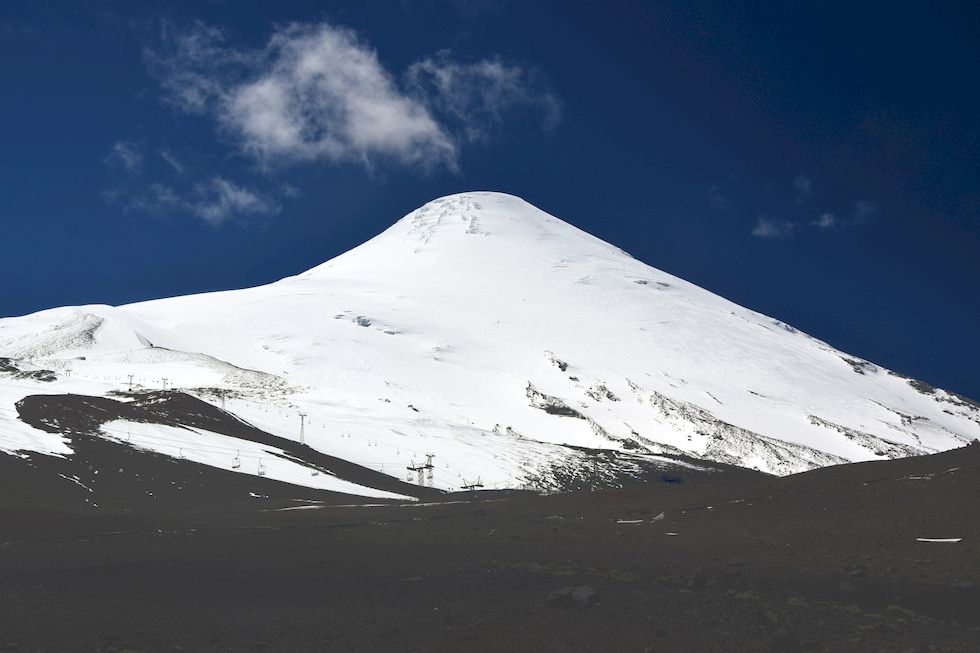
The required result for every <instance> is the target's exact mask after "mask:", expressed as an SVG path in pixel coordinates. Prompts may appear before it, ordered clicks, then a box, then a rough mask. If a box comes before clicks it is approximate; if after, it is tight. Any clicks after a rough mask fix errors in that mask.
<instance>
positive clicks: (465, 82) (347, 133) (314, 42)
mask: <svg viewBox="0 0 980 653" xmlns="http://www.w3.org/2000/svg"><path fill="white" fill-rule="evenodd" d="M163 36H164V42H165V44H166V47H164V48H163V49H160V50H148V51H147V53H146V59H147V63H148V65H149V67H150V70H151V72H152V73H153V74H155V75H156V76H157V77H159V79H160V81H161V85H162V87H163V89H164V91H165V94H166V98H167V100H168V101H169V102H170V103H172V104H173V105H174V106H175V107H177V108H179V109H181V110H183V111H185V112H188V113H197V114H204V115H210V116H211V117H212V118H213V119H214V120H215V121H216V123H217V124H218V126H219V128H220V130H221V132H222V133H223V134H225V135H227V136H230V137H231V138H232V139H233V140H234V141H235V142H237V144H238V145H239V146H240V147H241V149H242V150H243V151H244V152H246V153H247V154H249V155H251V156H252V157H254V158H255V159H256V160H258V161H259V162H260V163H261V164H263V165H270V164H276V163H290V162H310V161H355V162H359V163H361V164H364V165H365V166H368V167H370V166H372V165H373V164H374V162H375V161H377V160H392V161H395V162H397V163H400V164H405V165H416V166H420V167H423V168H431V167H436V166H445V167H448V168H455V167H456V163H457V159H458V150H459V144H460V142H461V140H475V139H477V138H482V137H484V135H485V134H486V133H488V130H489V128H490V127H493V126H497V125H499V124H501V123H502V121H503V116H504V114H505V113H506V112H509V111H512V110H515V109H520V108H524V109H527V108H529V107H531V108H537V109H540V110H541V112H542V120H543V122H544V124H545V126H546V127H548V126H552V125H553V124H555V123H556V122H557V120H558V115H559V110H558V103H557V100H556V99H555V98H554V97H553V96H552V95H551V94H550V93H546V92H541V91H538V90H536V89H537V80H536V79H534V76H533V75H531V74H530V73H528V72H527V71H525V70H524V69H523V68H521V67H518V66H513V65H507V64H504V63H502V62H501V61H499V60H496V59H493V60H486V61H481V62H477V63H473V64H458V63H455V62H452V61H451V60H449V58H448V54H446V53H443V54H440V55H439V56H437V57H436V58H431V59H423V60H422V61H420V62H417V63H416V64H413V65H412V66H410V67H409V69H408V72H407V73H406V77H405V80H406V86H407V88H408V90H404V89H402V88H400V86H399V84H398V78H397V77H396V76H395V75H393V74H392V73H390V72H389V71H388V70H387V69H386V68H385V67H384V66H383V65H382V63H381V62H380V60H379V58H378V55H377V53H376V52H375V51H374V50H373V49H372V48H371V47H370V45H368V44H367V43H365V42H364V41H363V40H362V39H361V38H360V37H358V36H357V35H356V34H355V33H354V32H353V31H351V30H349V29H345V28H342V27H336V26H333V25H330V24H327V23H319V24H313V25H310V24H295V23H294V24H291V25H287V26H284V27H280V28H278V29H277V30H276V31H275V32H274V33H273V35H272V37H271V38H270V40H269V42H268V44H267V45H266V46H265V47H264V48H262V49H259V50H241V49H235V48H232V47H229V46H227V45H226V38H225V35H224V33H223V32H222V31H221V30H219V29H217V28H214V27H208V26H206V25H203V24H196V25H194V26H193V27H192V28H191V29H189V30H187V31H185V32H181V33H174V32H173V30H171V29H169V28H168V29H166V30H165V31H164V35H163ZM457 124H458V125H460V126H459V128H458V131H457V129H456V127H455V126H456V125H457Z"/></svg>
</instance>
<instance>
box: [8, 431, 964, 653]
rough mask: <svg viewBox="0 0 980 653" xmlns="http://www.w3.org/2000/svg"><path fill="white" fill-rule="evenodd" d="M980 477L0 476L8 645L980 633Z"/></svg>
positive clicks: (934, 463) (910, 465) (798, 643)
mask: <svg viewBox="0 0 980 653" xmlns="http://www.w3.org/2000/svg"><path fill="white" fill-rule="evenodd" d="M723 477H724V478H723ZM736 478H737V481H736V480H733V479H736ZM978 498H980V446H977V445H974V446H970V447H967V448H965V449H960V450H958V451H953V452H948V453H945V454H939V455H936V456H929V457H923V458H913V459H906V460H899V461H890V462H882V463H867V464H861V465H848V466H842V467H837V468H828V469H823V470H817V471H814V472H810V473H807V474H803V475H798V476H795V477H787V478H783V479H775V478H762V477H755V476H744V477H735V476H725V475H719V476H718V480H716V481H713V480H711V478H706V477H697V478H694V479H692V480H690V481H689V482H684V483H661V482H651V483H648V484H644V485H638V486H635V487H631V488H628V489H623V490H615V491H606V492H601V493H594V494H588V493H578V494H562V495H553V496H536V495H531V494H520V495H512V496H505V497H501V496H499V495H497V496H494V497H489V498H487V499H486V500H481V501H471V502H457V503H443V504H440V505H430V506H425V507H419V506H412V507H398V506H382V507H373V508H366V507H362V508H349V507H348V508H341V507H332V508H317V509H306V510H288V511H279V510H273V509H271V508H274V507H275V506H276V505H278V504H274V503H272V502H271V500H270V501H268V502H266V501H263V500H260V499H256V500H255V503H254V504H251V505H239V504H236V506H235V507H234V508H233V509H224V510H217V509H210V508H209V509H207V510H204V511H200V512H191V511H187V510H183V509H182V510H175V511H172V512H167V511H160V512H155V513H153V514H143V513H130V514H125V515H123V514H114V513H112V512H104V511H103V512H101V513H96V512H92V511H89V512H86V511H85V509H82V508H79V509H73V510H71V511H67V512H58V511H52V510H47V509H44V508H42V507H33V508H32V509H30V510H26V509H18V508H15V507H13V506H17V505H18V502H17V500H16V497H11V496H6V497H4V498H3V500H2V501H0V541H2V544H0V651H637V652H639V651H910V652H911V651H980V507H978ZM440 500H445V499H440ZM661 514H663V516H662V517H659V516H660V515H661ZM637 520H638V521H637ZM620 522H624V523H620ZM632 522H637V523H632ZM916 538H962V541H960V542H958V543H929V542H919V541H917V539H916Z"/></svg>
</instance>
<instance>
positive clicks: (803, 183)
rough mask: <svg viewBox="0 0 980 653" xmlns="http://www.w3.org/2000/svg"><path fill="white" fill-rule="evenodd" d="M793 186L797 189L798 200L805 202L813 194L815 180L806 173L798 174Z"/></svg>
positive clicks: (799, 202) (798, 201) (801, 202)
mask: <svg viewBox="0 0 980 653" xmlns="http://www.w3.org/2000/svg"><path fill="white" fill-rule="evenodd" d="M793 188H795V189H796V202H797V203H798V204H803V203H804V202H806V201H807V200H808V199H809V198H810V195H812V194H813V180H812V179H810V178H809V177H807V176H806V175H797V176H796V178H795V179H794V180H793Z"/></svg>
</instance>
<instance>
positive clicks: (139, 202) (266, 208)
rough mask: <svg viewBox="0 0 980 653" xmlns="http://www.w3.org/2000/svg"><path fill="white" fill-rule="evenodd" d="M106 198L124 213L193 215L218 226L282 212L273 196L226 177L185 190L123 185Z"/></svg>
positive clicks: (157, 185)
mask: <svg viewBox="0 0 980 653" xmlns="http://www.w3.org/2000/svg"><path fill="white" fill-rule="evenodd" d="M103 197H104V198H105V200H106V201H107V202H109V203H110V204H113V205H115V206H118V207H120V208H121V209H122V210H123V212H124V213H131V212H138V213H146V214H150V215H166V214H168V213H189V214H191V215H195V216H197V217H199V218H201V219H202V220H204V221H205V222H207V223H209V224H211V225H215V226H217V225H219V224H221V223H223V222H225V221H227V220H229V219H230V218H232V217H239V216H248V215H253V216H257V215H276V214H278V213H279V212H280V210H281V207H280V205H279V204H278V202H276V200H275V199H274V198H273V197H272V196H270V195H268V194H265V193H261V192H259V191H257V190H255V189H252V188H248V187H246V186H243V185H240V184H237V183H235V182H233V181H230V180H228V179H226V178H224V177H212V178H211V179H209V180H208V181H207V182H204V183H199V184H195V185H193V186H192V187H190V188H186V189H184V190H178V189H175V188H174V187H172V186H169V185H166V184H161V183H148V184H126V185H119V186H116V187H114V188H111V189H109V190H107V191H105V192H103Z"/></svg>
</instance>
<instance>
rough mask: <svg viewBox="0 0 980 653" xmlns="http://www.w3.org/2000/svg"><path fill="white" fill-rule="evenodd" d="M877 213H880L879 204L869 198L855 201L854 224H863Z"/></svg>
mask: <svg viewBox="0 0 980 653" xmlns="http://www.w3.org/2000/svg"><path fill="white" fill-rule="evenodd" d="M876 213H878V205H877V204H875V203H874V202H869V201H867V200H858V201H857V202H855V203H854V224H861V223H863V222H864V221H865V220H867V219H868V218H870V217H871V216H873V215H875V214H876Z"/></svg>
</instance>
